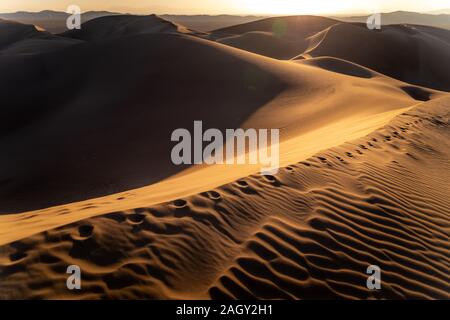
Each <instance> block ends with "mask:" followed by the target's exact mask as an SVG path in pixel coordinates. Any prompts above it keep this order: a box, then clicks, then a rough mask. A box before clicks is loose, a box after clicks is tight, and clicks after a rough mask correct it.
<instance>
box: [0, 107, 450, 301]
mask: <svg viewBox="0 0 450 320" xmlns="http://www.w3.org/2000/svg"><path fill="white" fill-rule="evenodd" d="M449 105H450V99H449V98H443V99H440V100H436V101H433V102H427V103H425V104H422V105H420V106H418V107H416V108H415V109H413V110H410V111H408V112H406V113H405V114H403V115H401V116H398V117H397V118H395V119H394V120H393V121H392V122H391V123H389V124H388V125H386V126H385V127H384V128H383V129H380V130H378V131H376V132H374V133H372V134H370V135H368V136H366V137H363V138H360V139H358V140H355V141H351V142H348V143H346V144H344V145H341V146H339V147H336V148H332V149H330V150H327V151H324V152H321V153H319V154H317V155H316V156H314V157H312V158H309V159H308V160H306V161H302V162H300V163H297V164H292V165H290V166H288V167H286V168H284V169H282V170H281V171H280V173H279V174H278V175H276V176H259V175H252V176H249V177H247V178H244V179H240V180H239V181H236V182H234V183H231V184H227V185H224V186H222V187H220V188H216V189H213V190H210V191H209V192H205V193H202V194H198V195H195V196H191V197H186V198H184V199H179V200H176V201H174V202H169V203H165V204H160V205H154V206H149V207H145V206H142V207H136V208H134V209H132V210H126V211H115V212H111V213H109V214H105V215H103V216H99V217H95V218H91V219H88V220H84V221H80V222H78V223H75V224H71V225H66V226H64V227H61V228H58V229H53V230H48V231H46V232H43V233H40V234H36V235H34V236H31V237H27V238H26V239H23V240H20V241H15V242H12V243H10V244H8V245H4V246H2V247H1V251H2V255H1V260H0V265H1V266H2V269H3V275H4V277H2V279H1V287H0V288H1V289H0V295H1V297H3V298H5V297H7V298H24V297H27V298H44V297H45V298H90V299H92V298H112V299H117V298H177V299H178V298H194V299H197V298H220V299H223V298H227V299H228V298H255V297H256V298H283V299H294V298H306V299H308V298H350V299H354V298H362V299H367V298H394V299H403V298H415V299H417V298H419V299H423V298H445V299H448V298H449V297H450V296H449V290H450V287H449V283H450V279H449V274H448V268H449V264H450V260H449V250H450V244H449V232H450V224H449V219H448V217H449V214H450V212H449V211H448V208H449V202H448V201H449V198H448V178H449V176H448V172H449V169H450V168H449V162H448V157H449V154H448V150H450V148H449V147H450V146H449V145H448V141H449V139H448V138H449V134H450V132H449V130H448V128H449V126H448V124H449V119H450V118H449V116H450V115H449V112H448V110H449ZM65 214H67V212H65V211H60V215H61V217H63V216H64V215H65ZM2 230H5V229H4V228H2ZM70 264H77V265H80V266H81V267H82V269H83V270H84V278H83V279H84V282H83V290H82V291H81V292H79V293H73V292H68V291H67V289H66V288H65V276H64V270H65V267H66V266H67V265H70ZM371 264H376V265H379V266H380V267H381V268H382V270H383V278H382V279H383V280H382V281H383V290H381V291H369V290H367V288H366V287H365V283H366V274H365V270H366V268H367V266H368V265H371ZM49 279H51V280H49Z"/></svg>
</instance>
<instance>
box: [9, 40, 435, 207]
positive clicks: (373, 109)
mask: <svg viewBox="0 0 450 320" xmlns="http://www.w3.org/2000/svg"><path fill="white" fill-rule="evenodd" d="M181 51H182V52H183V53H184V54H183V55H180V54H179V52H181ZM67 61H70V62H71V63H66V62H67ZM18 66H21V67H23V68H24V70H26V71H25V72H24V73H22V74H21V75H20V76H17V75H16V72H15V70H16V68H18ZM36 66H40V67H39V68H40V69H36ZM0 68H1V70H0V71H1V73H2V74H3V75H4V79H9V77H13V76H14V77H16V78H17V81H16V82H14V83H11V82H10V81H9V80H7V81H5V83H3V84H2V91H1V93H2V99H3V101H5V107H4V109H3V110H2V112H3V119H4V121H5V122H6V123H7V125H6V126H4V127H3V128H2V132H3V134H4V138H3V139H2V141H1V143H0V144H1V148H2V150H3V151H4V154H5V156H4V157H2V158H1V159H0V163H1V169H0V177H1V180H2V181H3V183H2V186H1V188H0V194H1V195H2V197H1V199H0V211H1V212H3V213H10V212H20V211H22V212H23V211H27V210H32V209H41V208H46V207H49V206H53V205H58V204H64V203H69V202H73V201H80V200H86V199H90V198H93V197H99V196H103V195H107V194H112V193H117V192H121V191H126V190H130V189H134V188H138V187H143V186H147V185H149V184H152V183H155V182H158V181H160V180H162V179H164V178H168V177H170V176H172V175H173V174H175V173H177V172H179V171H180V170H182V169H185V168H182V167H176V166H174V165H172V162H171V161H170V158H169V157H170V150H171V148H172V147H173V144H172V143H171V141H170V136H171V133H172V132H173V130H175V129H177V128H191V127H192V125H193V122H194V120H196V119H202V120H203V122H204V126H205V127H208V128H219V129H226V128H238V127H241V126H243V127H245V128H247V127H252V128H282V130H281V140H282V141H286V140H288V139H291V138H294V137H298V136H299V135H300V134H307V133H310V134H312V132H316V133H317V134H320V133H319V132H317V131H316V130H317V129H319V128H321V127H322V126H325V125H326V126H328V127H331V128H332V126H333V125H338V126H341V127H345V126H346V124H345V121H349V123H353V124H355V123H357V121H355V120H356V119H357V118H359V119H362V118H367V117H369V116H375V115H377V114H378V115H379V114H383V113H385V112H391V111H392V112H394V113H395V112H401V110H402V109H403V108H406V107H410V106H412V105H414V104H416V103H418V100H421V99H416V98H417V97H416V96H414V95H412V94H411V92H409V90H408V89H407V88H409V87H410V86H409V85H407V84H405V83H402V82H399V81H396V80H393V79H390V78H387V77H384V76H382V75H379V74H378V75H374V76H373V77H371V78H370V79H367V78H361V77H349V76H347V75H343V74H338V73H335V72H330V71H327V70H324V69H320V68H314V67H311V66H308V65H306V64H301V63H294V62H283V61H278V60H274V59H270V58H266V57H263V56H258V55H255V54H251V53H248V52H245V51H242V50H238V49H234V48H231V47H227V46H224V45H221V44H216V43H214V42H211V41H207V40H202V39H198V38H196V37H192V36H188V35H177V34H165V33H158V34H142V35H135V36H128V37H124V38H120V39H111V40H105V41H102V42H92V43H84V44H80V45H76V46H72V47H70V48H68V49H67V50H63V51H58V52H52V53H49V54H46V55H40V56H39V57H17V59H11V60H10V61H8V63H7V64H6V63H5V64H0ZM211 70H214V71H215V72H211ZM118 75H120V77H118ZM218 75H220V76H218ZM61 79H64V81H61ZM34 83H38V84H39V85H38V87H37V88H39V89H38V90H36V86H35V85H33V84H34ZM24 88H25V89H24ZM86 88H88V89H86ZM50 89H51V90H52V91H56V92H58V95H53V96H48V95H47V92H48V90H50ZM24 90H25V91H24ZM416 90H418V91H421V90H425V89H420V88H417V89H416ZM325 92H326V94H324V93H325ZM427 92H428V93H427ZM424 94H425V96H427V95H428V96H430V97H431V96H432V95H433V94H435V95H439V93H433V92H432V91H427V90H425V91H424ZM361 100H363V101H365V106H361V105H358V104H357V102H358V101H361ZM30 101H33V104H34V108H33V111H30V110H29V108H27V105H28V104H29V103H30ZM230 106H232V107H230ZM212 108H214V112H211V110H212ZM174 114H176V115H177V116H174ZM392 116H393V115H391V117H392ZM366 124H367V128H370V130H373V129H374V127H373V126H371V125H372V122H370V121H368V122H366ZM349 128H351V127H349ZM367 128H366V129H367ZM355 130H356V129H355ZM358 130H360V129H358ZM352 134H354V132H352V130H349V133H348V135H344V134H343V135H342V136H338V137H336V138H333V139H331V140H332V142H330V143H329V144H326V145H320V147H322V148H323V147H330V146H332V145H335V144H336V143H342V142H344V141H345V139H346V138H349V137H354V136H353V135H352ZM337 138H339V139H338V140H337V141H336V140H335V139H337ZM130 141H132V143H130ZM68 142H70V145H71V147H70V148H66V145H67V143H68ZM25 146H26V148H25ZM310 146H311V147H310ZM318 147H319V145H318V144H317V145H316V144H315V143H314V142H313V138H311V139H310V141H309V142H308V143H306V144H305V149H307V150H309V152H311V151H313V152H316V151H318V150H320V149H318ZM118 150H120V152H118ZM299 153H300V154H299V155H298V156H299V157H301V156H304V155H303V154H302V153H304V152H303V151H302V152H299ZM309 155H311V154H308V156H309ZM294 160H298V158H294ZM19 163H20V168H21V170H20V172H17V170H15V169H14V168H17V167H18V164H19ZM154 168H157V169H154ZM251 170H253V172H255V170H256V169H255V168H252V169H251ZM236 172H240V173H243V174H244V175H247V174H250V173H252V172H251V171H244V172H242V171H239V170H238V171H236ZM42 177H45V179H42ZM68 181H70V183H68ZM218 182H222V183H226V182H228V181H222V180H219V181H218ZM80 190H83V192H80Z"/></svg>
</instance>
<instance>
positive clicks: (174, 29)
mask: <svg viewBox="0 0 450 320" xmlns="http://www.w3.org/2000/svg"><path fill="white" fill-rule="evenodd" d="M143 33H192V31H190V30H189V29H187V28H185V27H183V26H181V25H178V24H176V23H174V22H170V21H168V20H165V19H163V18H160V17H158V16H156V15H149V16H130V15H112V16H105V17H99V18H95V19H92V20H89V21H88V22H85V23H83V26H82V28H81V29H74V30H69V31H66V32H64V33H62V34H61V35H62V36H64V37H67V38H74V39H80V40H85V41H93V40H105V39H111V38H119V37H123V36H129V35H136V34H143Z"/></svg>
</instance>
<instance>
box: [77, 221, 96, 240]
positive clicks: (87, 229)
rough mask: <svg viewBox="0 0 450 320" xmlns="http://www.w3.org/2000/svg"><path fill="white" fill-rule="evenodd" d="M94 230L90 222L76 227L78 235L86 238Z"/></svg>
mask: <svg viewBox="0 0 450 320" xmlns="http://www.w3.org/2000/svg"><path fill="white" fill-rule="evenodd" d="M93 231H94V226H92V225H90V224H84V225H82V226H79V227H78V233H79V234H80V237H83V238H88V237H90V236H92V233H93Z"/></svg>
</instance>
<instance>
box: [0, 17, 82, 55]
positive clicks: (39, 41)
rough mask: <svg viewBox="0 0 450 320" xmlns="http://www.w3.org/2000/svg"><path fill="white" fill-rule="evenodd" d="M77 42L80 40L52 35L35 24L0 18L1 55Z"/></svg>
mask: <svg viewBox="0 0 450 320" xmlns="http://www.w3.org/2000/svg"><path fill="white" fill-rule="evenodd" d="M77 43H79V41H77V40H73V39H67V38H63V37H58V36H55V35H52V34H50V33H48V32H45V31H42V30H39V28H37V27H35V26H33V25H26V24H21V23H17V22H14V21H8V20H2V19H0V55H17V54H36V53H43V52H49V51H53V50H57V49H62V48H65V47H68V46H70V45H73V44H77Z"/></svg>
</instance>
